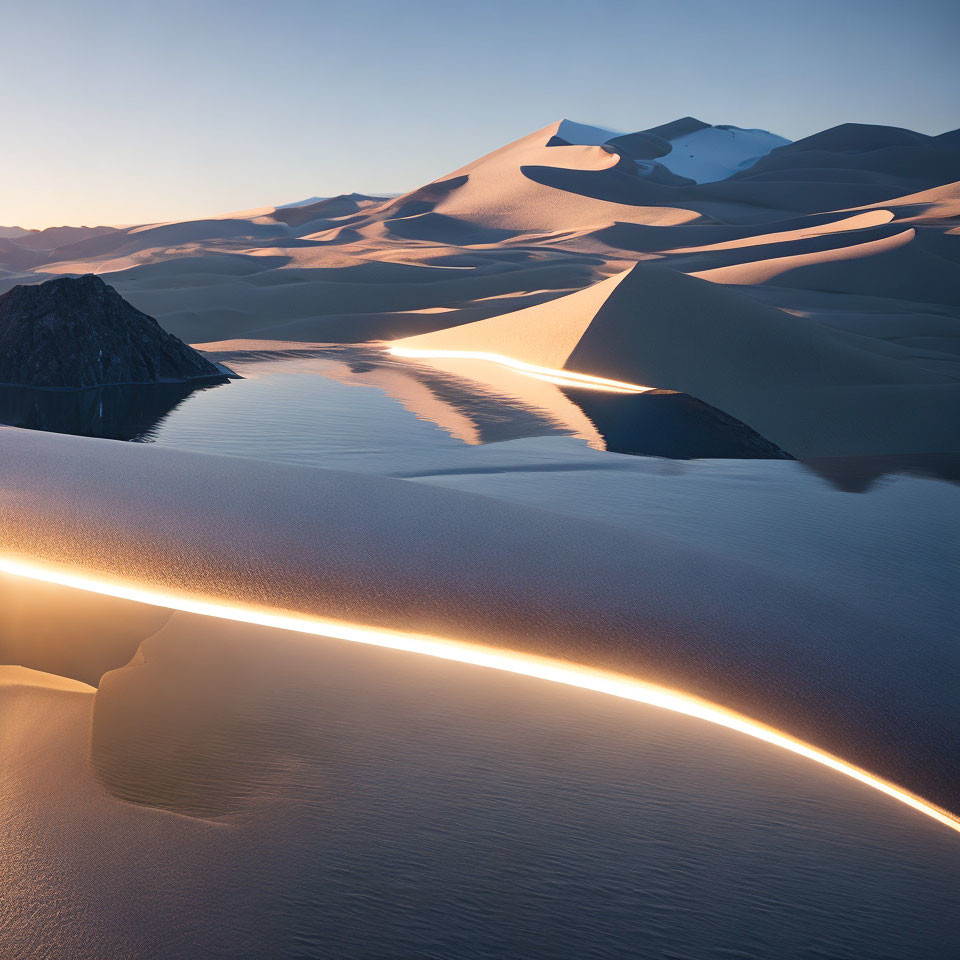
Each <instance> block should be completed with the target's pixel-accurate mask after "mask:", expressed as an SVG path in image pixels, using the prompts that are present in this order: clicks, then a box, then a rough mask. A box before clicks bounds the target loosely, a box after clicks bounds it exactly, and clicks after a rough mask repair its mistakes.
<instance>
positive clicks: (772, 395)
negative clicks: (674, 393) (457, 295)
mask: <svg viewBox="0 0 960 960" xmlns="http://www.w3.org/2000/svg"><path fill="white" fill-rule="evenodd" d="M394 346H395V347H396V348H399V349H401V350H404V351H413V352H414V353H416V352H417V351H425V352H426V353H427V354H428V355H429V354H430V353H436V354H438V355H443V354H445V353H449V354H452V355H456V354H458V353H470V352H481V353H489V354H509V355H510V356H511V357H514V358H517V359H520V360H523V361H525V362H527V363H530V364H536V365H539V366H543V367H549V368H554V369H567V370H573V371H576V372H580V373H588V374H592V375H595V376H599V377H605V378H610V379H614V380H620V381H627V382H630V383H636V384H642V385H645V386H652V387H658V388H661V389H670V390H678V391H682V392H686V393H691V394H693V395H695V396H697V397H699V398H700V399H701V400H704V401H706V402H707V403H710V404H711V405H713V406H715V407H718V408H719V409H722V410H725V411H726V412H728V413H730V414H732V415H733V416H735V417H737V418H738V419H739V420H742V421H743V422H744V423H747V424H748V425H750V426H751V427H753V428H754V429H755V430H757V431H758V432H759V433H761V434H762V435H763V436H765V437H767V438H768V439H770V440H773V441H774V442H775V443H777V444H778V445H779V446H781V447H783V448H784V449H785V450H787V451H789V452H790V453H792V454H793V455H794V456H798V457H811V456H830V455H837V454H850V453H880V452H898V453H906V452H921V451H924V450H930V449H936V445H937V444H938V443H939V442H941V437H943V436H944V432H943V426H942V425H941V423H940V418H941V417H944V418H946V419H947V420H952V421H954V422H958V421H960V383H958V382H957V381H956V380H954V379H953V378H952V377H949V376H946V375H943V374H939V375H938V374H937V373H935V372H932V371H930V370H925V369H923V368H921V367H918V366H916V365H914V364H912V363H909V362H907V361H906V360H905V359H904V358H902V357H901V356H898V355H897V354H896V353H895V352H893V351H884V349H883V345H882V344H879V343H875V342H871V341H868V340H865V339H864V338H862V337H857V336H855V335H851V334H848V333H845V332H843V331H839V330H836V329H831V328H829V327H826V326H823V325H821V324H811V323H798V322H797V320H796V318H795V317H793V316H790V315H789V314H787V313H785V312H783V311H781V310H777V309H775V308H772V307H769V306H766V305H764V304H759V303H755V302H753V301H751V300H748V299H746V298H744V297H742V296H739V295H737V294H736V293H730V292H728V291H726V290H723V289H718V288H716V287H714V286H711V285H709V284H707V283H704V282H703V281H698V280H696V279H693V278H689V277H685V276H683V275H682V274H678V273H674V272H672V271H668V270H663V269H662V268H659V267H656V266H651V265H648V264H642V263H641V264H638V265H637V266H635V267H632V268H631V269H630V270H628V271H625V272H624V273H621V274H618V275H616V276H614V277H611V278H610V279H608V280H604V281H602V282H601V283H598V284H595V285H594V286H593V287H590V288H588V289H586V290H583V291H579V292H577V293H573V294H570V295H569V296H567V297H563V298H562V299H559V300H554V301H552V302H550V303H548V304H544V305H541V306H533V307H528V308H527V309H525V310H521V311H517V312H515V313H510V314H505V315H503V316H500V317H495V318H491V319H489V320H480V321H477V322H474V323H470V324H465V325H463V326H458V327H453V328H451V329H448V330H441V331H437V332H435V333H430V334H425V335H421V336H418V337H411V338H407V339H403V340H399V341H397V342H396V343H395V344H394ZM947 437H948V439H947V440H946V444H947V445H946V447H945V448H944V449H953V446H951V444H960V435H957V434H954V435H953V436H952V437H950V435H949V433H948V434H947Z"/></svg>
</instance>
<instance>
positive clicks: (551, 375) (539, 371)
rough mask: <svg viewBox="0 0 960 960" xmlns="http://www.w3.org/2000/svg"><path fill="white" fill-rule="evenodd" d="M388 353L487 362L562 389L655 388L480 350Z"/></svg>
mask: <svg viewBox="0 0 960 960" xmlns="http://www.w3.org/2000/svg"><path fill="white" fill-rule="evenodd" d="M388 352H389V353H391V354H392V355H393V356H395V357H407V358H409V359H424V360H429V359H431V358H433V359H437V360H486V361H487V362H488V363H499V364H500V365H501V366H503V367H510V368H511V369H512V370H519V371H520V373H525V374H527V375H529V376H531V377H536V378H537V379H538V380H546V381H547V382H548V383H556V384H559V385H560V386H563V387H587V388H589V389H592V390H607V391H610V392H614V393H646V392H647V391H648V390H655V389H656V387H642V386H640V385H639V384H637V383H625V382H624V381H622V380H608V379H607V378H606V377H594V376H592V375H591V374H589V373H575V372H574V371H572V370H554V369H553V368H551V367H538V366H537V365H536V364H535V363H527V362H526V361H525V360H516V359H514V358H513V357H507V356H504V355H503V354H502V353H485V352H483V351H482V350H427V349H425V348H419V347H390V348H389V351H388Z"/></svg>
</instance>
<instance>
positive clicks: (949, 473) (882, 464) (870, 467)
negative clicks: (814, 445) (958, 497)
mask: <svg viewBox="0 0 960 960" xmlns="http://www.w3.org/2000/svg"><path fill="white" fill-rule="evenodd" d="M802 462H803V465H804V466H805V467H807V468H808V469H809V470H811V471H812V472H813V473H815V474H817V475H818V476H821V477H823V478H824V479H825V480H828V481H829V482H830V483H831V484H833V486H835V487H836V488H837V489H838V490H844V491H845V492H847V493H866V492H867V491H868V490H869V489H870V488H871V487H872V486H873V485H874V484H875V483H876V482H877V481H878V480H881V479H883V478H884V477H890V476H902V475H908V476H913V477H928V478H930V479H931V480H945V481H947V482H948V483H957V484H960V454H958V453H929V454H911V455H906V456H898V457H893V456H885V457H817V458H814V459H810V460H804V461H802Z"/></svg>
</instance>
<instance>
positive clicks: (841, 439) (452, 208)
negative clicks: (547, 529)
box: [0, 117, 960, 453]
mask: <svg viewBox="0 0 960 960" xmlns="http://www.w3.org/2000/svg"><path fill="white" fill-rule="evenodd" d="M958 171H960V137H958V136H957V135H956V133H955V132H954V133H948V134H944V135H942V136H939V137H928V136H925V135H923V134H919V133H915V132H912V131H909V130H902V129H898V128H892V127H880V126H870V125H864V124H842V125H840V126H838V127H834V128H831V129H830V130H825V131H822V132H821V133H818V134H815V135H813V136H811V137H807V138H806V139H804V140H801V141H798V142H796V143H792V144H791V143H788V142H787V141H785V140H783V138H780V137H778V136H776V135H775V134H772V133H769V132H767V131H757V130H749V129H742V128H739V127H727V126H710V124H708V123H705V122H703V121H701V120H698V119H695V118H693V117H683V118H680V119H678V120H677V121H674V122H672V123H667V124H662V125H660V126H658V127H653V128H650V129H647V130H641V131H637V132H633V133H619V132H616V131H611V130H606V129H604V128H602V127H597V126H594V125H590V124H583V123H578V122H573V121H570V120H562V121H557V122H555V123H552V124H549V125H548V126H545V127H543V128H541V129H539V130H537V131H535V132H533V133H531V134H529V135H527V136H525V137H522V138H520V139H519V140H516V141H514V142H512V143H509V144H507V145H505V146H503V147H500V148H499V149H496V150H493V151H492V152H490V153H488V154H486V155H484V156H482V157H480V158H479V159H477V160H474V161H473V162H471V163H468V164H467V165H466V166H463V167H460V168H459V169H457V170H454V171H452V172H450V173H448V174H445V175H443V176H441V177H439V178H438V179H437V180H435V181H434V182H432V183H429V184H425V185H423V186H420V187H418V188H416V189H414V190H411V191H409V192H408V193H406V194H404V195H402V196H399V197H388V198H382V197H370V196H365V195H362V194H345V195H342V196H338V197H329V198H325V199H320V200H313V201H312V202H305V203H302V204H298V205H291V206H285V207H260V208H257V209H253V210H248V211H242V212H239V213H237V212H234V213H228V214H224V215H222V216H213V217H207V218H204V219H202V220H194V221H185V222H181V223H153V224H143V225H139V226H133V227H125V228H119V229H112V228H110V229H108V228H82V229H77V230H73V229H72V228H57V230H55V231H44V232H43V236H42V237H41V236H40V235H39V234H29V235H26V234H24V233H23V232H22V231H21V232H18V231H12V232H11V231H8V236H6V237H5V238H3V239H0V292H3V290H5V289H7V288H9V287H10V286H13V285H14V284H16V283H22V282H25V281H26V282H29V281H31V280H33V281H37V280H42V279H45V278H48V277H50V276H56V275H60V274H64V273H67V274H79V273H98V274H101V275H107V277H108V279H109V280H110V282H111V283H114V284H115V285H116V286H117V288H118V289H119V290H120V292H121V293H122V294H123V295H124V296H125V297H127V298H128V299H129V300H130V301H131V302H132V303H133V304H134V305H135V306H137V307H138V308H140V309H141V310H144V311H145V312H147V313H148V314H151V315H153V316H156V317H157V318H158V319H159V320H160V322H161V323H162V324H163V325H164V326H166V327H167V328H168V329H169V330H170V331H171V332H173V333H175V334H176V335H178V336H179V337H181V338H182V339H185V340H188V341H193V342H209V341H215V340H221V339H229V338H235V337H238V336H253V337H257V338H267V339H277V338H281V339H289V340H297V341H305V342H316V341H321V340H322V341H343V342H357V341H364V340H374V341H380V340H385V339H386V340H393V339H403V338H405V337H409V336H420V335H424V334H430V333H432V332H434V331H439V330H448V329H450V328H454V327H457V326H460V325H464V324H472V323H476V322H478V321H483V322H485V323H487V324H488V326H487V327H485V328H484V329H485V331H486V332H485V333H484V335H483V337H482V339H483V340H484V342H485V343H486V345H487V349H488V352H496V353H500V354H506V355H512V351H513V350H514V340H516V348H517V349H521V350H523V349H526V348H527V347H528V346H529V342H530V340H531V336H533V335H528V334H527V333H524V332H521V331H520V329H519V328H520V327H521V326H524V325H526V323H527V321H528V320H530V321H531V322H534V325H535V326H536V328H537V329H538V330H546V329H547V327H551V328H552V331H553V332H552V333H551V334H550V335H549V336H547V335H545V334H543V333H542V332H541V333H537V334H536V340H537V343H538V346H537V350H536V351H534V352H537V353H538V354H543V355H544V356H545V357H546V358H547V359H548V360H550V362H551V363H553V361H554V360H556V362H557V364H561V365H562V363H564V362H566V360H567V356H566V355H565V351H566V349H567V347H569V346H570V339H571V337H573V336H574V334H573V333H572V332H571V331H573V330H576V329H578V327H577V324H578V323H579V324H580V328H579V329H583V324H582V322H581V320H577V321H571V311H572V312H574V313H576V314H577V316H578V317H581V319H582V316H593V315H594V314H596V313H597V310H598V309H599V307H598V306H597V305H596V304H595V303H594V301H595V299H596V298H597V297H598V296H599V297H601V298H603V297H604V295H605V294H604V291H606V290H607V289H608V288H607V287H605V286H604V284H605V283H606V282H607V281H608V280H609V279H610V278H613V277H616V276H618V275H621V274H623V273H624V271H626V270H628V269H629V268H631V267H632V266H634V265H635V264H638V263H644V262H651V261H652V262H656V263H657V264H659V266H660V267H662V268H665V269H667V270H671V271H675V272H676V273H677V274H692V275H693V276H694V277H696V278H701V279H704V280H707V281H710V284H711V286H709V287H707V286H703V287H696V288H690V287H687V286H684V285H682V284H680V285H679V286H677V287H676V289H674V288H673V287H670V292H669V294H668V293H667V292H665V291H666V289H667V288H666V286H664V291H662V292H661V293H657V294H654V293H652V292H650V293H648V294H644V295H641V294H640V293H639V292H638V293H637V297H636V303H634V305H633V306H632V308H631V309H632V310H633V311H634V314H635V316H636V317H637V318H641V319H640V320H638V321H636V322H637V323H640V324H641V326H642V329H643V330H644V331H646V332H645V334H644V339H643V342H642V344H641V343H640V342H639V341H638V342H637V344H635V347H636V351H635V353H633V354H631V355H630V359H629V362H627V361H626V360H625V361H623V362H624V363H625V364H626V365H627V366H628V367H631V369H630V370H628V371H627V375H626V376H625V377H624V378H625V379H628V380H631V381H636V380H639V381H640V382H642V383H644V384H646V383H648V382H652V383H654V384H656V385H660V386H664V385H667V386H670V385H675V384H678V383H683V384H684V385H685V387H684V389H687V390H689V391H690V392H692V393H693V394H694V395H696V396H700V397H701V398H702V399H704V400H706V401H707V402H708V403H711V404H714V405H716V406H719V408H720V409H723V410H726V412H728V413H731V414H732V415H734V416H738V417H740V418H741V419H744V420H746V422H748V423H750V425H752V426H754V427H755V428H758V429H759V426H758V425H759V424H760V423H761V422H763V423H766V424H768V425H769V426H770V428H771V430H772V431H773V433H772V434H771V435H770V436H771V438H773V434H776V435H777V436H778V437H779V438H780V439H779V440H778V442H780V443H781V444H782V445H783V446H785V447H786V448H787V449H792V450H794V451H799V450H813V449H816V450H820V451H827V450H828V451H830V452H834V453H844V452H846V453H852V452H861V453H862V452H870V453H878V452H884V451H892V450H895V449H900V448H901V447H902V450H901V452H908V451H918V450H922V449H925V450H928V451H935V450H936V451H942V450H951V449H960V447H958V439H957V431H956V428H955V423H956V419H955V417H953V415H952V411H953V410H954V401H953V399H952V391H953V387H954V385H955V380H956V378H957V377H960V181H957V175H958V173H957V172H958ZM698 180H699V181H700V182H695V181H698ZM51 244H52V245H53V246H52V247H51V246H50V245H51ZM651 276H652V275H651ZM638 282H639V281H638ZM613 283H614V285H616V284H617V283H619V281H614V282H613ZM650 283H653V281H652V280H651V281H650ZM664 284H666V281H664ZM594 287H596V288H597V290H595V291H594V292H591V293H585V295H584V298H583V299H580V298H578V297H577V296H576V294H577V291H579V290H586V289H592V288H594ZM733 287H736V288H738V292H739V293H740V294H742V297H741V298H740V299H739V300H736V301H730V300H729V299H728V297H727V294H725V293H722V292H721V291H722V289H723V288H728V289H727V293H730V292H732V291H731V290H730V289H729V288H733ZM693 289H696V291H697V292H696V296H693V294H692V293H689V292H688V291H690V290H693ZM714 294H716V295H717V297H718V299H717V298H715V297H714ZM674 295H675V296H677V298H678V300H677V305H675V306H674V307H672V308H671V307H670V306H669V304H667V303H666V302H665V298H666V297H668V296H674ZM571 297H572V298H571ZM624 297H625V294H621V295H618V297H617V298H615V301H616V302H620V301H621V300H622V299H623V298H624ZM568 300H569V303H568V302H567V301H568ZM680 304H682V309H680V306H679V305H680ZM591 305H592V306H591ZM758 305H759V306H762V307H763V308H764V309H763V310H762V311H760V312H759V313H758V312H757V311H756V310H755V309H754V308H755V307H757V306H758ZM594 307H596V309H594ZM526 308H532V309H534V310H535V311H536V313H535V314H531V315H529V316H528V315H527V314H524V315H523V316H521V317H520V318H519V319H517V318H516V317H514V318H513V319H510V320H508V321H505V322H504V323H503V324H499V323H496V322H495V318H496V317H497V315H498V314H507V313H513V312H516V311H518V310H525V309H526ZM611 309H612V307H611ZM691 311H693V312H694V313H695V314H696V316H695V317H693V318H688V316H687V315H688V314H689V313H690V312H691ZM548 314H549V315H550V316H551V317H552V320H547V319H546V318H547V315H548ZM681 314H682V316H681ZM894 314H896V315H897V316H898V317H899V318H900V319H899V320H898V322H897V323H896V324H891V323H890V322H889V321H888V318H889V317H890V316H891V315H894ZM533 317H536V318H537V319H536V320H535V321H533V320H532V318H533ZM571 323H572V326H571ZM501 327H502V329H503V331H504V339H502V340H501V338H500V335H499V334H498V333H495V331H497V330H500V329H501ZM597 329H599V327H597ZM653 330H656V335H655V337H654V336H653V334H652V332H651V331H653ZM748 330H749V332H747V331H748ZM471 335H472V334H471ZM449 336H450V335H449V333H445V334H444V335H443V337H444V341H445V342H446V341H447V340H448V339H449ZM648 338H649V339H648ZM578 342H579V341H578ZM548 343H549V344H551V345H550V346H547V344H548ZM813 345H816V348H815V349H814V346H813ZM641 346H642V350H641V349H640V348H641ZM571 349H572V348H571ZM583 349H585V348H582V349H581V351H580V354H579V355H578V356H579V357H580V358H581V359H582V358H583V357H584V356H585V354H584V353H583ZM713 351H719V352H718V353H716V354H715V355H712V352H713ZM811 351H812V352H811ZM614 352H615V351H614V350H613V349H612V348H611V349H609V350H608V351H607V353H608V354H610V355H611V356H612V354H613V353H614ZM641 353H642V354H643V356H642V357H641V356H640V354H641ZM794 353H796V357H797V361H796V362H797V363H798V364H799V368H800V369H802V370H805V371H807V373H806V374H803V375H800V374H798V375H797V376H796V377H794V376H792V375H790V373H789V371H787V372H786V373H784V370H785V368H786V367H789V364H790V357H791V356H792V355H793V354H794ZM598 356H599V354H595V353H591V357H594V358H596V357H598ZM667 356H670V357H671V358H672V359H671V361H670V363H667V362H666V360H665V358H666V357H667ZM658 358H659V359H658ZM609 362H612V360H610V361H609ZM768 362H769V363H772V364H773V366H772V368H770V367H768V365H767V364H768ZM607 363H608V361H604V363H602V364H601V366H605V365H607ZM848 363H849V364H851V366H850V367H849V369H848V370H847V371H846V372H844V369H843V368H844V365H845V364H848ZM545 365H548V366H549V365H550V364H545ZM632 367H636V369H632ZM880 368H882V370H881V369H880ZM768 369H773V370H776V371H778V375H780V374H782V379H783V383H784V386H783V389H781V390H780V391H778V394H777V396H776V397H775V398H771V397H770V396H769V390H768V385H767V380H768V379H769V378H768V377H767V370H768ZM868 370H869V371H871V372H869V373H868V372H867V371H868ZM817 371H819V372H817ZM808 374H809V376H808ZM724 376H726V378H727V380H728V381H729V382H728V383H727V384H726V385H724V384H723V383H721V380H722V379H723V377H724ZM931 377H932V379H931ZM884 384H887V385H893V384H900V386H898V387H897V389H896V390H895V391H893V390H888V389H887V388H886V387H884V386H883V385H884ZM868 385H869V388H868ZM921 385H922V388H921ZM808 391H816V393H815V394H813V393H809V392H808ZM851 391H852V392H851ZM878 391H879V392H878ZM750 398H752V399H750ZM895 398H896V399H895ZM721 401H723V402H721ZM724 403H727V404H728V406H724ZM738 411H739V413H738ZM751 418H752V419H751ZM804 422H806V426H804ZM911 422H912V423H913V428H912V429H911V428H910V426H909V424H910V423H911ZM818 431H819V432H820V433H821V434H822V436H821V437H820V438H819V439H817V433H818ZM761 432H762V431H761Z"/></svg>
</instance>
